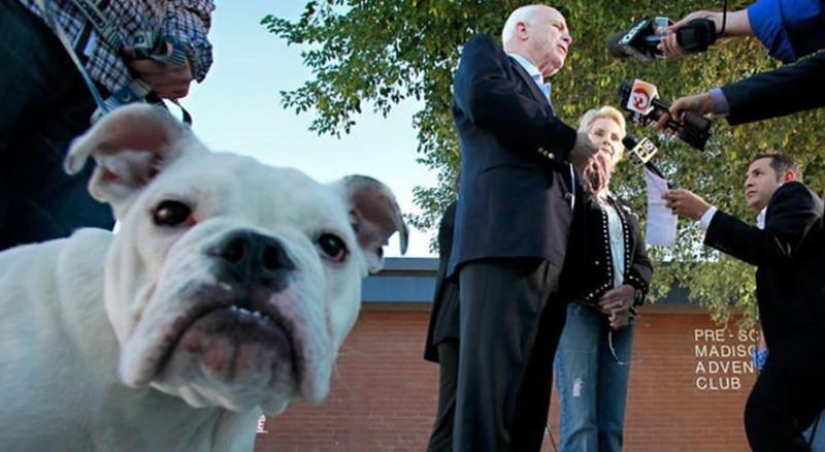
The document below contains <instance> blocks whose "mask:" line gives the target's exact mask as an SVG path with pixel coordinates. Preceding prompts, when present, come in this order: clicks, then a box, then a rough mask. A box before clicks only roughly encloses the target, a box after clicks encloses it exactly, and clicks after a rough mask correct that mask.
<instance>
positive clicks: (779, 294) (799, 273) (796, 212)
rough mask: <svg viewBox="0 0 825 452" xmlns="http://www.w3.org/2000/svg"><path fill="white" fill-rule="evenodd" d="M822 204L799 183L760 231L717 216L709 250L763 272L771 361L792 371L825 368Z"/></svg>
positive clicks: (772, 207) (785, 188)
mask: <svg viewBox="0 0 825 452" xmlns="http://www.w3.org/2000/svg"><path fill="white" fill-rule="evenodd" d="M822 212H823V205H822V200H821V199H819V197H817V196H816V195H815V194H814V193H813V192H811V191H810V190H809V189H808V188H807V187H806V186H805V185H803V184H801V183H799V182H788V183H785V184H783V185H782V186H780V187H779V188H778V189H777V190H776V192H775V193H774V194H773V196H772V197H771V199H770V202H769V203H768V206H767V211H766V216H765V228H764V229H763V230H760V229H758V228H756V227H754V226H749V225H747V224H745V223H743V222H742V221H741V220H739V219H737V218H734V217H732V216H730V215H728V214H726V213H724V212H722V211H717V212H716V214H715V215H714V216H713V220H711V223H710V226H709V228H708V230H707V233H706V234H705V244H707V245H709V246H712V247H714V248H716V249H718V250H719V251H722V252H723V253H726V254H729V255H731V256H733V257H735V258H737V259H741V260H742V261H745V262H747V263H750V264H753V265H756V266H757V271H756V298H757V303H758V305H759V313H760V321H761V323H762V329H763V331H764V332H765V341H766V342H767V344H768V347H769V348H770V357H771V358H769V359H773V360H775V364H776V365H777V366H781V367H782V368H784V369H785V370H787V371H791V372H795V371H805V372H807V371H810V370H811V369H817V370H819V371H821V369H823V368H825V253H823V250H825V248H823V246H825V241H823V235H822V234H823V230H822Z"/></svg>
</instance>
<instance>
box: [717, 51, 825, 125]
mask: <svg viewBox="0 0 825 452" xmlns="http://www.w3.org/2000/svg"><path fill="white" fill-rule="evenodd" d="M722 92H723V93H724V94H725V98H726V99H727V101H728V106H729V108H730V113H729V114H728V117H727V119H728V123H730V124H731V125H736V124H742V123H746V122H753V121H759V120H761V119H767V118H775V117H777V116H784V115H789V114H791V113H796V112H800V111H804V110H810V109H812V108H818V107H823V106H825V51H820V52H819V53H816V54H814V55H813V56H811V57H810V58H806V59H804V60H799V61H798V62H796V63H794V64H789V65H787V66H782V67H780V68H778V69H775V70H772V71H767V72H761V73H759V74H756V75H754V76H752V77H748V78H746V79H744V80H740V81H738V82H736V83H731V84H729V85H726V86H723V87H722Z"/></svg>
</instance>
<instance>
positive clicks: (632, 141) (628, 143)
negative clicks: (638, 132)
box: [622, 134, 639, 151]
mask: <svg viewBox="0 0 825 452" xmlns="http://www.w3.org/2000/svg"><path fill="white" fill-rule="evenodd" d="M622 144H623V145H624V148H625V149H627V150H628V151H630V150H632V149H633V148H635V147H636V145H637V144H639V142H638V141H636V138H634V137H633V135H630V134H627V135H625V137H624V138H622Z"/></svg>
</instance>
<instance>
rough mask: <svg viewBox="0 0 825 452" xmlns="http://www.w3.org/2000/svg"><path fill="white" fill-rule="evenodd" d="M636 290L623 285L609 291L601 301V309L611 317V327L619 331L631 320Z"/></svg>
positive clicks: (628, 285)
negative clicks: (631, 309)
mask: <svg viewBox="0 0 825 452" xmlns="http://www.w3.org/2000/svg"><path fill="white" fill-rule="evenodd" d="M635 294H636V289H635V288H633V286H631V285H630V284H623V285H621V286H619V287H617V288H615V289H611V290H608V291H607V292H605V293H604V295H602V297H601V298H600V299H599V308H600V309H601V310H602V312H604V313H605V314H607V315H608V316H609V320H610V327H611V328H613V329H614V330H617V329H619V328H621V327H623V326H625V325H627V322H628V321H629V320H630V308H631V307H632V306H633V298H634V295H635Z"/></svg>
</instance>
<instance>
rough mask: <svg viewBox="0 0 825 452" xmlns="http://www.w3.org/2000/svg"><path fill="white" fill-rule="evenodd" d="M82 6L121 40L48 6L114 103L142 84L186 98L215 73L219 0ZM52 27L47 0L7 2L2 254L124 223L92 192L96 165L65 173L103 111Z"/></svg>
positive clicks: (67, 5) (67, 3) (1, 29)
mask: <svg viewBox="0 0 825 452" xmlns="http://www.w3.org/2000/svg"><path fill="white" fill-rule="evenodd" d="M80 2H86V3H89V4H92V5H94V6H96V7H97V9H98V10H99V11H100V13H101V14H102V16H103V17H105V19H106V23H107V25H108V26H110V27H112V28H113V29H114V30H116V34H115V36H116V38H117V39H116V40H112V39H106V38H104V37H101V36H100V35H99V34H98V31H97V29H96V28H95V27H94V26H93V24H92V23H91V22H90V21H89V20H87V18H86V16H85V15H84V14H83V12H81V11H80V9H79V8H77V7H76V6H75V2H73V1H72V0H51V1H49V2H47V3H48V4H49V5H48V6H49V11H50V14H51V16H52V19H53V20H54V22H56V23H57V24H58V25H59V27H60V28H61V29H62V31H63V33H64V34H65V35H66V37H67V38H68V40H69V42H70V45H71V46H72V47H73V49H74V53H75V54H76V55H77V56H78V58H79V59H80V61H81V63H82V64H83V65H84V67H85V69H86V71H87V72H88V74H89V76H90V77H91V79H92V80H93V81H94V83H95V84H96V86H97V89H98V90H99V91H100V92H101V95H102V96H103V98H104V99H106V98H110V96H111V95H112V94H115V93H118V92H119V90H121V91H122V88H124V87H126V86H128V85H129V84H130V83H131V82H132V81H133V80H135V79H139V80H142V81H143V82H145V84H147V85H148V86H149V87H150V88H151V90H152V93H153V95H155V96H156V97H158V98H161V99H180V98H183V97H185V96H186V95H187V94H188V92H189V87H190V85H191V83H192V81H193V80H196V81H198V82H201V81H203V79H204V77H205V76H206V73H207V72H208V71H209V68H210V66H211V65H212V46H211V44H210V43H209V41H208V39H207V33H208V31H209V27H210V24H211V22H210V21H211V19H210V17H211V14H212V11H213V10H214V9H215V6H214V3H213V2H212V1H211V0H166V1H164V0H152V1H147V0H117V1H115V0H80ZM48 23H49V21H48V20H46V18H45V17H44V16H43V12H42V11H41V8H40V5H39V1H38V0H0V67H2V68H3V69H2V70H0V102H2V104H0V158H2V160H0V162H2V163H0V250H2V249H6V248H9V247H12V246H15V245H19V244H24V243H32V242H39V241H43V240H49V239H52V238H58V237H65V236H67V235H69V234H71V233H72V231H73V230H74V229H76V228H79V227H86V226H94V227H102V228H111V227H112V226H113V225H114V219H113V218H112V214H111V212H110V209H109V208H108V207H107V206H106V205H104V204H102V203H99V202H97V201H95V200H94V199H92V198H91V196H90V195H89V194H88V192H87V189H86V185H87V184H88V180H89V177H90V176H91V172H92V169H93V168H92V165H89V166H87V168H86V169H85V170H84V171H83V172H82V173H81V174H79V175H77V176H68V175H66V174H65V173H64V172H63V167H62V162H63V157H64V155H65V152H66V150H67V148H68V145H69V143H70V142H71V140H72V139H73V138H74V137H76V136H78V135H80V134H81V133H83V132H84V131H85V130H86V129H87V128H88V127H89V125H90V120H91V117H92V114H93V113H94V112H95V110H96V109H97V105H96V104H95V102H94V99H93V97H92V95H91V93H90V90H89V88H88V87H87V86H86V85H85V84H84V82H83V79H82V77H81V74H80V72H79V70H78V69H77V68H76V67H75V66H74V64H73V63H72V61H71V59H70V57H69V54H68V53H67V50H66V49H65V48H64V47H63V46H62V45H61V43H60V41H59V40H58V38H57V36H56V34H55V32H54V30H52V29H51V28H50V27H49V25H48ZM147 37H148V38H150V40H151V39H155V40H157V41H158V42H160V43H161V44H160V46H161V48H160V49H158V48H154V49H152V53H153V54H154V53H161V54H164V55H168V56H169V58H166V59H161V58H155V59H152V58H146V49H145V48H144V46H145V42H146V41H147ZM113 42H115V43H117V45H120V48H114V47H113V44H112V43H113ZM162 47H166V49H163V48H162Z"/></svg>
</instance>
